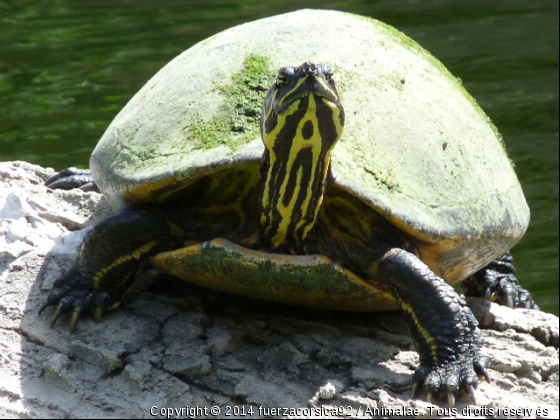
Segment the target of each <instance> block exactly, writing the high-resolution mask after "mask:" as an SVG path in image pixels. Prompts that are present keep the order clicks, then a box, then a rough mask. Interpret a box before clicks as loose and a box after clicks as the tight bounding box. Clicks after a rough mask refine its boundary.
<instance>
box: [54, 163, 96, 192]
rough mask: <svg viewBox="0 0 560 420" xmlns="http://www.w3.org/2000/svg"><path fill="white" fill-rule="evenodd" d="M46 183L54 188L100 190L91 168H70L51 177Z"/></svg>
mask: <svg viewBox="0 0 560 420" xmlns="http://www.w3.org/2000/svg"><path fill="white" fill-rule="evenodd" d="M45 185H46V186H47V187H49V188H52V189H59V190H72V189H74V188H79V189H81V190H83V191H99V188H97V185H96V184H95V181H94V180H93V176H92V174H91V171H90V170H89V169H78V168H68V169H65V170H63V171H62V172H59V173H58V174H56V175H54V176H52V177H50V178H49V179H47V181H46V182H45Z"/></svg>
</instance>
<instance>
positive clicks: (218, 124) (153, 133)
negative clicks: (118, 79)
mask: <svg viewBox="0 0 560 420" xmlns="http://www.w3.org/2000/svg"><path fill="white" fill-rule="evenodd" d="M304 61H313V62H316V63H328V64H329V65H330V66H331V67H332V68H333V70H334V75H335V79H336V81H337V84H338V87H339V91H340V93H341V97H342V101H343V104H344V107H345V110H346V126H345V131H344V134H343V136H342V139H341V141H340V142H339V143H338V145H337V146H336V147H335V149H334V152H333V156H332V168H333V172H334V175H335V182H336V183H338V184H339V185H340V186H341V187H342V188H344V189H345V190H347V191H348V192H349V193H350V194H353V195H355V196H357V197H359V198H360V199H361V200H363V201H364V202H366V203H367V204H369V205H370V206H371V208H372V209H373V210H375V211H378V212H380V213H381V214H383V215H384V216H385V217H387V218H388V219H389V220H390V221H391V222H392V223H394V224H395V225H396V226H397V227H399V228H400V229H401V230H402V231H403V232H405V233H406V234H407V235H408V236H409V237H410V238H411V240H413V241H415V242H416V243H417V249H418V253H419V254H420V256H421V258H422V259H423V260H424V261H425V262H426V263H427V264H428V265H429V266H430V267H431V268H432V269H433V270H434V271H435V272H436V273H437V274H439V275H441V276H443V277H444V278H446V280H447V281H449V282H450V283H456V282H458V281H460V280H461V279H463V278H465V277H466V276H468V275H470V274H471V273H473V272H474V271H476V270H478V269H479V268H481V267H482V266H484V265H486V264H488V263H489V262H490V261H491V260H492V259H494V258H496V257H497V256H499V255H501V254H502V253H503V252H505V251H506V250H508V249H509V248H511V247H512V246H513V245H514V244H515V243H516V242H517V241H518V240H519V239H520V238H521V237H522V236H523V234H524V232H525V230H526V228H527V226H528V223H529V209H528V206H527V203H526V201H525V198H524V196H523V192H522V190H521V187H520V185H519V181H518V179H517V177H516V174H515V172H514V170H513V168H512V164H511V162H510V161H509V159H508V156H507V154H506V152H505V148H504V144H503V141H502V138H501V136H500V134H499V133H498V131H497V130H496V128H495V126H494V125H493V124H492V122H491V121H490V119H489V118H488V117H487V116H486V114H485V113H484V112H483V111H482V110H481V108H480V107H479V106H478V105H477V103H476V101H475V100H474V99H473V98H472V97H471V96H470V95H469V94H468V93H467V92H466V91H465V89H464V88H463V86H462V84H461V81H460V80H459V79H457V78H455V77H454V76H453V75H451V74H450V73H449V71H448V70H447V69H446V68H445V67H444V66H443V65H442V64H441V63H440V62H439V61H437V60H436V59H435V58H434V57H433V56H431V55H430V54H429V53H428V52H427V51H425V50H424V49H423V48H422V47H420V46H419V45H418V44H417V43H415V42H414V41H412V40H411V39H410V38H408V37H406V36H405V35H403V34H402V33H400V32H399V31H397V30H396V29H394V28H392V27H390V26H388V25H386V24H383V23H381V22H379V21H376V20H373V19H370V18H365V17H361V16H357V15H352V14H347V13H341V12H336V11H320V10H301V11H297V12H293V13H288V14H284V15H279V16H274V17H270V18H266V19H261V20H257V21H254V22H250V23H247V24H243V25H240V26H236V27H234V28H231V29H228V30H225V31H223V32H220V33H218V34H217V35H214V36H212V37H210V38H208V39H206V40H204V41H202V42H200V43H198V44H196V45H195V46H193V47H192V48H190V49H188V50H187V51H185V52H183V53H182V54H181V55H179V56H178V57H176V58H175V59H174V60H172V61H171V62H170V63H169V64H167V65H166V66H165V67H164V68H163V69H161V70H160V71H159V72H158V73H157V74H156V75H155V76H154V77H153V78H152V79H151V80H150V81H148V83H147V84H146V85H145V86H144V87H143V88H142V89H141V90H140V91H139V92H138V93H137V94H136V95H135V96H134V97H133V98H132V99H131V100H130V102H129V103H128V104H127V105H126V106H125V107H124V108H123V110H122V111H121V112H120V113H119V114H118V116H117V117H116V118H115V119H114V121H113V122H112V123H111V125H110V126H109V127H108V129H107V131H106V132H105V134H104V135H103V137H102V139H101V140H100V142H99V144H98V145H97V147H96V149H95V151H94V152H93V155H92V157H91V162H90V166H91V169H92V171H93V174H94V177H95V178H96V181H97V183H98V185H99V187H100V188H101V190H102V191H103V193H104V194H105V195H106V197H107V198H108V200H109V201H110V202H111V204H112V205H113V206H114V207H115V208H122V207H125V206H127V205H129V204H130V203H135V202H158V201H165V200H167V199H169V198H170V197H173V196H174V194H175V193H176V192H177V191H180V190H181V189H182V188H184V187H185V186H186V185H188V184H190V183H192V182H194V181H195V180H196V179H199V178H200V177H202V176H206V175H208V174H211V173H212V172H214V171H218V170H222V169H224V168H231V167H233V166H235V165H246V164H250V165H253V166H254V168H255V170H258V167H259V166H258V162H259V160H260V158H261V156H262V153H263V150H264V148H263V145H262V142H261V140H260V129H259V124H260V112H261V108H262V104H263V102H264V97H265V95H266V91H267V90H268V89H269V87H270V86H271V85H272V83H273V81H274V78H275V75H276V73H277V71H278V69H279V68H280V67H283V66H287V65H299V64H301V63H302V62H304Z"/></svg>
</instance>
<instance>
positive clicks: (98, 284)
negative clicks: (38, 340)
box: [40, 210, 179, 330]
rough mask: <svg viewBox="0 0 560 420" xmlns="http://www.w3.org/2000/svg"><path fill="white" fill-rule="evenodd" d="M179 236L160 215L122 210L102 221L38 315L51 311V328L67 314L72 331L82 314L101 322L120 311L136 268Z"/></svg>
mask: <svg viewBox="0 0 560 420" xmlns="http://www.w3.org/2000/svg"><path fill="white" fill-rule="evenodd" d="M178 233H179V229H178V227H177V226H175V225H173V224H172V223H170V222H169V221H167V219H166V217H165V216H164V215H163V214H161V213H159V212H154V211H130V210H125V211H121V212H119V213H116V214H113V215H111V216H109V217H107V218H106V219H105V220H103V221H102V222H100V223H99V224H97V225H96V226H95V227H94V228H92V229H91V230H90V231H89V232H88V233H87V234H86V236H85V238H84V240H83V242H82V244H81V246H80V249H79V251H78V257H77V259H76V262H75V263H74V266H73V267H72V269H70V270H69V271H68V272H67V273H65V274H64V275H62V276H61V277H59V278H58V279H57V280H56V281H55V282H54V285H53V288H52V290H51V291H50V293H49V295H48V297H47V300H46V301H45V303H44V304H43V306H42V307H41V309H40V312H42V311H43V310H44V309H45V308H47V307H49V306H56V310H55V313H54V316H53V318H52V321H51V327H54V324H55V323H56V321H57V319H58V318H59V317H60V316H61V315H63V314H66V313H69V312H72V318H71V323H70V328H71V330H75V328H76V325H77V323H78V320H79V319H80V318H81V317H82V316H83V315H84V314H92V315H94V316H95V319H96V320H97V321H101V318H102V316H103V314H104V313H105V312H107V311H110V310H113V309H116V308H118V307H119V306H120V304H121V303H122V301H123V299H124V297H125V295H126V293H127V292H128V291H129V290H130V287H131V286H132V282H133V278H134V273H135V272H136V270H137V268H138V267H139V266H140V264H141V263H142V262H143V261H145V260H146V259H148V258H149V257H150V256H152V255H154V254H156V253H157V252H159V251H161V250H162V249H165V248H166V247H169V246H173V245H174V242H178V241H179V235H178Z"/></svg>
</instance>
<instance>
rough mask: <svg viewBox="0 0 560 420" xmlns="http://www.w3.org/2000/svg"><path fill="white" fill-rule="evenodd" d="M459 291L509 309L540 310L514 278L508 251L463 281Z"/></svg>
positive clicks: (511, 260) (529, 294)
mask: <svg viewBox="0 0 560 420" xmlns="http://www.w3.org/2000/svg"><path fill="white" fill-rule="evenodd" d="M461 289H462V291H463V293H464V294H465V295H466V296H475V297H483V298H485V299H487V300H489V301H491V302H497V303H499V304H500V305H505V306H509V307H510V308H527V309H534V310H540V309H539V307H538V306H537V304H536V303H535V302H534V301H533V298H532V296H531V293H530V292H529V291H528V290H527V289H524V288H523V287H522V286H521V285H520V284H519V281H518V280H517V278H516V277H515V267H514V266H513V257H512V255H511V252H509V251H508V252H506V253H505V254H504V255H502V256H501V257H500V258H497V259H496V260H494V261H493V262H491V263H490V264H488V266H486V267H485V268H483V269H482V270H479V271H478V272H476V273H475V274H473V275H472V276H471V277H469V278H468V279H466V280H465V281H463V282H462V283H461Z"/></svg>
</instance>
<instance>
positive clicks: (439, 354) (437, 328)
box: [377, 248, 489, 406]
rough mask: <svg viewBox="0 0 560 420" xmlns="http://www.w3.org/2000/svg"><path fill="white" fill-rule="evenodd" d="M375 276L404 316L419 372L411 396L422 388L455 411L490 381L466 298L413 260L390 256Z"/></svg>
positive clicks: (404, 254) (407, 255)
mask: <svg viewBox="0 0 560 420" xmlns="http://www.w3.org/2000/svg"><path fill="white" fill-rule="evenodd" d="M377 277H378V279H379V281H382V282H383V283H384V284H386V285H387V286H388V288H389V289H390V290H391V291H392V293H393V294H394V296H395V297H396V299H397V301H398V303H399V305H400V307H401V308H402V310H403V312H404V313H405V315H406V317H407V319H408V322H409V325H410V329H411V331H412V335H413V338H414V342H415V345H416V349H417V351H418V353H419V354H420V364H421V366H420V368H419V369H418V370H417V371H416V373H415V374H414V376H413V396H414V395H415V394H416V391H417V390H418V388H419V387H420V386H423V388H424V389H425V390H426V392H427V395H428V400H429V401H431V400H432V399H433V396H434V395H446V396H447V400H448V402H449V404H450V405H451V406H454V405H455V396H456V395H459V394H460V393H461V392H465V393H467V394H469V395H471V397H473V398H474V395H473V392H474V389H475V388H476V387H477V386H478V384H479V383H480V379H479V378H480V377H485V378H486V379H487V380H488V379H489V374H488V370H487V367H488V357H487V356H486V355H485V354H484V353H483V352H482V335H481V333H480V330H479V329H478V322H477V321H476V319H475V317H474V315H473V314H472V312H471V310H470V309H469V307H468V306H467V305H466V302H465V301H464V299H462V298H461V297H459V295H458V294H457V293H456V292H455V290H454V289H453V288H452V287H451V286H450V285H448V284H447V283H446V282H445V281H444V280H443V279H442V278H440V277H438V276H437V275H436V274H435V273H433V272H432V271H431V270H430V268H429V267H428V266H427V265H426V264H424V263H423V262H422V261H421V260H420V259H419V258H418V257H416V256H415V255H413V254H411V253H409V252H407V251H404V250H402V249H396V248H395V249H392V250H390V251H388V252H387V253H386V254H385V255H384V256H383V257H382V258H381V259H380V261H379V265H378V271H377Z"/></svg>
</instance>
